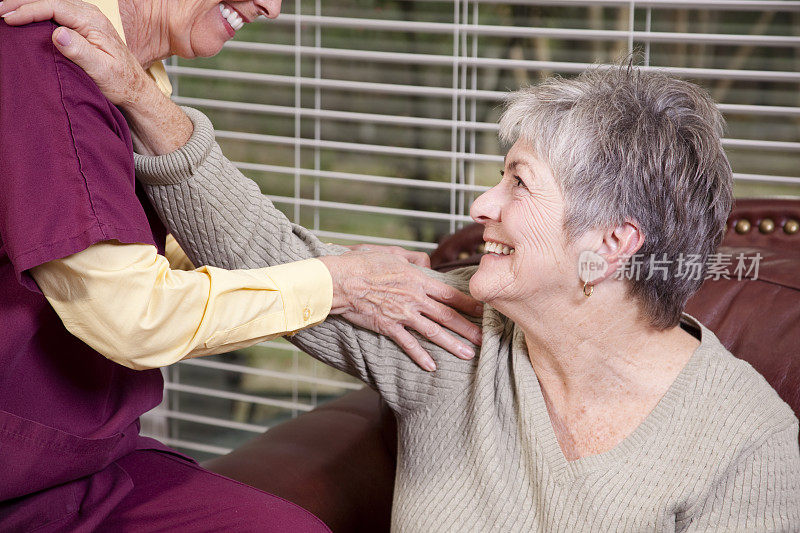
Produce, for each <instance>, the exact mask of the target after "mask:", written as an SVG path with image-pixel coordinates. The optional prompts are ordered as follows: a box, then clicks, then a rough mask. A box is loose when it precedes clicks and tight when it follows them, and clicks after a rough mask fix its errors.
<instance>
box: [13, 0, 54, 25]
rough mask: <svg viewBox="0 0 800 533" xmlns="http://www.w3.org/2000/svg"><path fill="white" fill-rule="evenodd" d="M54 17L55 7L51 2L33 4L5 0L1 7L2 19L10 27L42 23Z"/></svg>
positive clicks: (39, 0) (43, 0) (40, 1)
mask: <svg viewBox="0 0 800 533" xmlns="http://www.w3.org/2000/svg"><path fill="white" fill-rule="evenodd" d="M54 16H55V13H54V7H53V5H52V4H51V3H50V2H49V0H38V1H36V2H33V3H24V2H21V1H19V0H5V1H4V2H3V5H2V6H1V7H0V17H2V18H3V20H5V21H6V23H7V24H8V25H9V26H22V25H23V24H31V23H32V22H42V21H45V20H50V19H52V18H53V17H54Z"/></svg>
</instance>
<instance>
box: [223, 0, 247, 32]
mask: <svg viewBox="0 0 800 533" xmlns="http://www.w3.org/2000/svg"><path fill="white" fill-rule="evenodd" d="M219 12H220V13H222V16H223V17H224V18H225V20H227V21H228V24H230V25H231V28H233V30H234V31H239V30H240V29H242V26H244V20H242V17H241V15H239V13H237V12H236V10H234V9H231V7H230V6H229V5H227V4H220V5H219Z"/></svg>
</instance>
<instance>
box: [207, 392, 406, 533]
mask: <svg viewBox="0 0 800 533" xmlns="http://www.w3.org/2000/svg"><path fill="white" fill-rule="evenodd" d="M396 438H397V437H396V429H395V419H394V415H393V414H392V413H391V411H389V409H388V407H386V405H385V404H384V403H383V402H382V401H381V399H380V397H379V396H378V394H377V393H376V392H375V391H373V390H371V389H369V388H364V389H361V390H359V391H355V392H351V393H349V394H346V395H345V396H343V397H342V398H339V399H337V400H334V401H332V402H330V403H327V404H324V405H322V406H320V407H318V408H316V409H314V410H313V411H310V412H308V413H305V414H303V415H301V416H299V417H297V418H295V419H293V420H289V421H288V422H284V423H282V424H280V425H277V426H275V427H273V428H271V429H270V430H269V431H267V432H266V433H264V434H262V435H259V436H258V437H256V438H254V439H252V440H250V441H248V442H247V443H245V444H244V445H243V446H240V447H239V448H237V449H236V450H234V451H232V452H231V453H229V454H227V455H224V456H222V457H217V458H215V459H211V460H210V461H208V462H206V463H204V464H203V466H204V467H205V468H208V469H209V470H211V471H212V472H216V473H218V474H221V475H223V476H226V477H229V478H232V479H235V480H237V481H241V482H242V483H246V484H247V485H250V486H253V487H256V488H258V489H261V490H264V491H267V492H269V493H271V494H274V495H276V496H280V497H282V498H285V499H287V500H289V501H291V502H294V503H296V504H297V505H300V506H301V507H303V508H305V509H306V510H308V511H310V512H312V513H314V514H315V515H316V516H317V517H319V518H320V519H321V520H322V521H324V522H325V523H326V524H327V525H328V527H330V528H331V530H333V531H334V532H336V531H346V532H351V531H352V532H359V531H364V532H367V531H369V532H378V531H388V530H389V521H390V517H391V505H392V491H393V488H394V474H395V464H396V463H395V456H396V450H397V445H396Z"/></svg>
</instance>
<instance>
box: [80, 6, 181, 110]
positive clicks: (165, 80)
mask: <svg viewBox="0 0 800 533" xmlns="http://www.w3.org/2000/svg"><path fill="white" fill-rule="evenodd" d="M86 1H87V2H89V3H90V4H94V5H95V6H97V7H98V9H100V11H101V12H102V13H103V14H104V15H105V16H106V17H108V20H110V21H111V24H112V25H113V26H114V29H115V30H117V33H118V34H119V36H120V37H121V38H122V41H123V42H125V30H123V29H122V18H120V15H119V3H118V0H86ZM147 73H148V74H150V77H151V78H153V80H155V82H156V85H158V88H159V89H161V92H163V93H164V94H166V95H167V96H169V95H171V94H172V84H171V83H170V81H169V77H168V76H167V71H166V69H165V68H164V63H162V62H161V61H156V62H155V63H153V64H152V65H151V66H150V68H149V69H147Z"/></svg>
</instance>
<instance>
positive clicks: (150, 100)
mask: <svg viewBox="0 0 800 533" xmlns="http://www.w3.org/2000/svg"><path fill="white" fill-rule="evenodd" d="M141 85H142V88H141V90H140V91H137V92H135V93H134V95H135V97H134V98H133V99H132V101H131V102H129V103H127V104H126V105H124V106H123V107H122V112H123V114H124V115H125V120H126V121H127V122H128V126H129V127H130V130H131V137H132V139H133V148H134V150H135V151H136V152H138V153H140V154H145V155H163V154H168V153H170V152H174V151H175V150H177V149H178V148H180V147H181V146H183V145H185V144H186V142H187V141H188V140H189V138H190V137H191V135H192V121H191V120H189V117H187V116H186V114H185V113H184V112H183V111H181V109H180V108H179V107H178V106H177V105H176V104H175V103H174V102H173V101H172V100H170V99H169V97H168V96H167V95H165V94H164V93H162V92H161V90H160V89H159V88H158V87H157V86H156V84H155V83H153V82H152V80H143V81H142V84H141Z"/></svg>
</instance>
